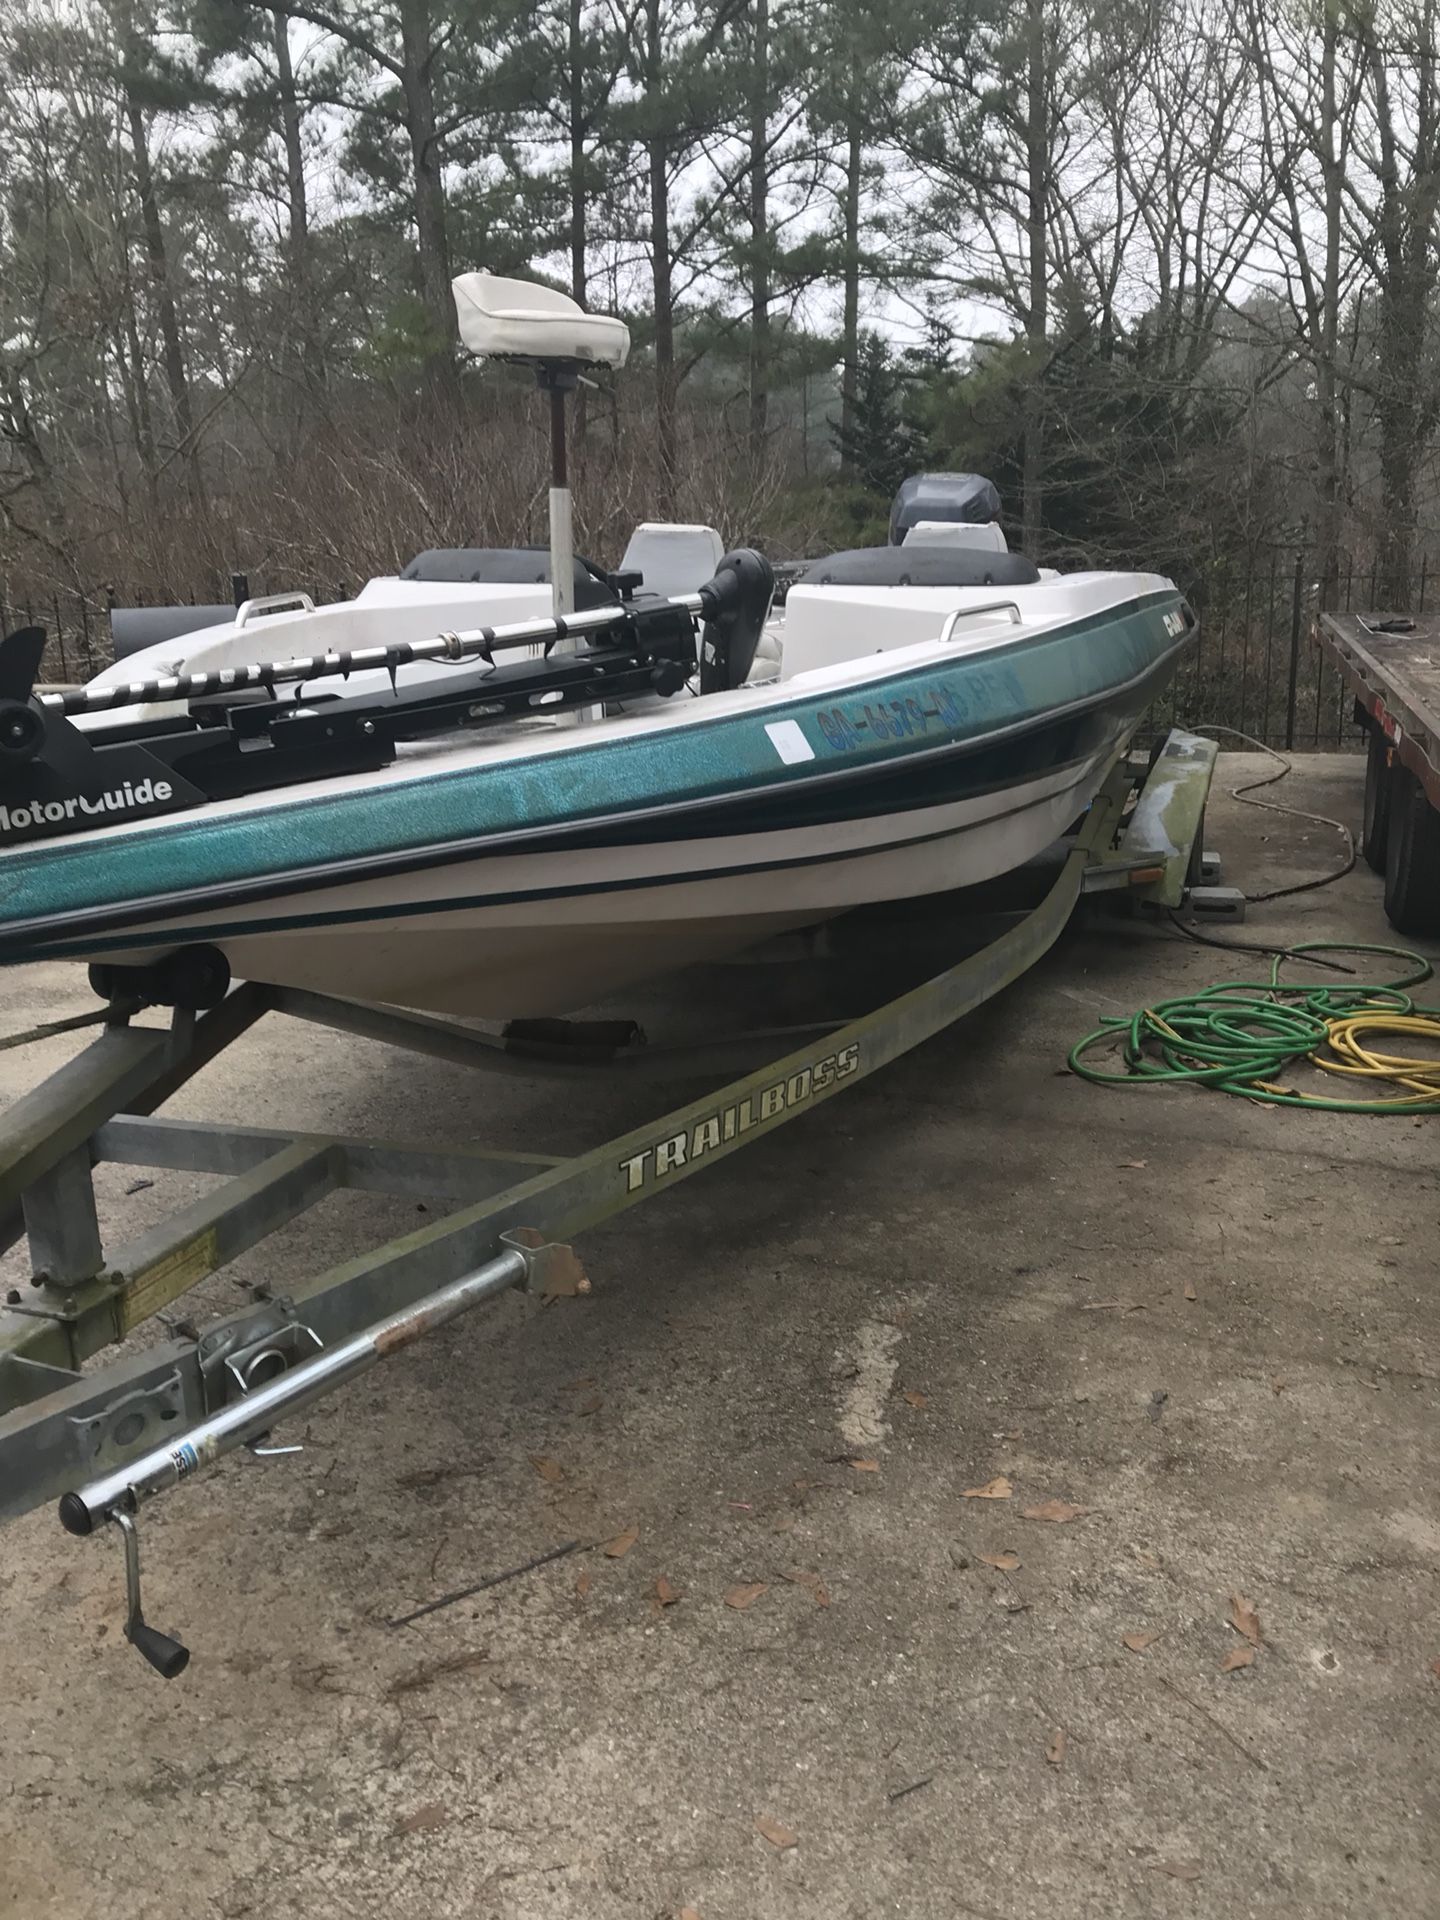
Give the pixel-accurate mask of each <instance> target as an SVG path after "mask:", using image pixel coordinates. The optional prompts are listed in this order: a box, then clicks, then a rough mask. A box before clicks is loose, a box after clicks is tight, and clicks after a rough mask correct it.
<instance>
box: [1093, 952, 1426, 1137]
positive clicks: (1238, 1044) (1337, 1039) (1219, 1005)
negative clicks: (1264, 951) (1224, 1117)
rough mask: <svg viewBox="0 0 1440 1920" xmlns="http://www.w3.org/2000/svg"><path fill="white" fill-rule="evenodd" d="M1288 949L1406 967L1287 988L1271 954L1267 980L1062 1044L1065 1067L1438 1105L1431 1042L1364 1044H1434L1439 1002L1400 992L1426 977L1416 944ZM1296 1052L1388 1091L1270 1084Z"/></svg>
mask: <svg viewBox="0 0 1440 1920" xmlns="http://www.w3.org/2000/svg"><path fill="white" fill-rule="evenodd" d="M1290 952H1291V953H1294V954H1302V953H1352V954H1372V955H1379V956H1381V957H1382V958H1385V959H1388V960H1398V961H1400V962H1402V963H1404V964H1405V966H1406V968H1407V971H1405V972H1403V973H1402V974H1401V976H1400V977H1399V978H1398V979H1396V980H1390V981H1387V982H1385V983H1383V984H1381V985H1378V986H1368V985H1367V986H1346V987H1313V986H1304V987H1300V986H1288V985H1284V984H1282V982H1281V979H1280V969H1281V966H1282V965H1283V964H1284V960H1285V957H1286V956H1285V955H1284V954H1277V955H1276V956H1275V958H1274V960H1272V962H1271V965H1270V978H1269V980H1268V981H1259V980H1235V981H1224V982H1221V983H1220V984H1218V985H1216V986H1213V987H1206V988H1204V989H1203V990H1202V991H1201V992H1199V993H1191V994H1181V995H1179V996H1177V997H1176V998H1175V999H1173V1000H1160V1001H1157V1002H1156V1003H1155V1005H1154V1006H1150V1007H1142V1008H1140V1009H1139V1011H1138V1012H1136V1013H1134V1014H1129V1015H1125V1016H1122V1017H1120V1018H1118V1019H1113V1020H1106V1021H1104V1022H1103V1023H1102V1024H1101V1025H1100V1026H1098V1027H1097V1028H1096V1029H1095V1031H1094V1032H1093V1033H1087V1034H1086V1035H1085V1037H1084V1039H1083V1040H1078V1041H1077V1042H1076V1043H1075V1045H1074V1046H1073V1047H1072V1048H1071V1049H1070V1053H1069V1064H1070V1070H1071V1072H1072V1073H1077V1074H1079V1075H1080V1077H1081V1079H1083V1080H1091V1081H1093V1082H1094V1083H1095V1084H1096V1085H1097V1086H1111V1087H1114V1086H1140V1085H1150V1084H1154V1083H1155V1082H1157V1081H1159V1082H1169V1083H1175V1082H1189V1083H1190V1084H1191V1085H1193V1086H1202V1087H1218V1088H1219V1089H1220V1091H1221V1092H1222V1093H1237V1094H1239V1095H1241V1097H1242V1098H1244V1099H1246V1100H1258V1101H1262V1102H1264V1103H1265V1104H1267V1105H1273V1106H1285V1107H1319V1108H1321V1109H1323V1110H1324V1111H1326V1112H1329V1113H1408V1114H1421V1113H1440V1052H1437V1053H1436V1054H1434V1055H1430V1056H1416V1055H1413V1054H1412V1055H1402V1054H1390V1053H1378V1052H1376V1051H1375V1050H1374V1049H1373V1048H1372V1047H1371V1046H1370V1045H1369V1044H1367V1042H1368V1040H1369V1037H1370V1036H1373V1035H1377V1034H1398V1035H1402V1036H1405V1037H1407V1038H1417V1037H1418V1038H1421V1039H1425V1040H1433V1041H1435V1042H1436V1043H1437V1044H1440V1007H1417V1006H1416V1005H1415V1003H1414V1001H1413V1000H1412V999H1411V998H1410V995H1409V994H1408V993H1407V992H1406V991H1405V989H1406V988H1407V987H1416V986H1419V985H1420V984H1421V983H1422V982H1423V981H1425V980H1428V979H1429V978H1430V977H1431V974H1432V971H1433V969H1432V968H1431V965H1430V963H1429V961H1428V960H1426V959H1425V957H1424V956H1423V954H1418V953H1411V952H1410V951H1409V950H1408V949H1407V948H1404V947H1368V946H1352V945H1347V944H1344V943H1342V942H1339V941H1333V940H1315V941H1311V942H1309V943H1308V944H1306V945H1303V946H1297V947H1293V948H1291V949H1290ZM1116 1042H1123V1046H1122V1051H1121V1058H1122V1060H1123V1063H1124V1065H1123V1068H1122V1069H1109V1068H1105V1067H1098V1066H1092V1065H1090V1063H1089V1062H1088V1061H1087V1059H1086V1058H1085V1056H1086V1055H1087V1054H1090V1053H1092V1052H1094V1050H1095V1049H1097V1048H1099V1047H1101V1046H1105V1045H1107V1044H1109V1045H1111V1046H1113V1045H1114V1044H1115V1043H1116ZM1301 1062H1308V1063H1309V1064H1310V1065H1311V1066H1314V1067H1318V1068H1320V1069H1321V1070H1322V1071H1323V1072H1326V1073H1338V1074H1347V1075H1350V1076H1352V1077H1354V1078H1358V1079H1361V1080H1363V1081H1368V1082H1370V1083H1371V1084H1374V1083H1376V1082H1381V1083H1384V1084H1386V1085H1389V1086H1393V1087H1395V1088H1396V1089H1397V1091H1396V1092H1395V1093H1393V1094H1391V1095H1389V1096H1388V1097H1386V1098H1383V1099H1369V1100H1341V1099H1332V1098H1329V1097H1327V1096H1325V1095H1323V1094H1317V1093H1302V1092H1299V1091H1297V1090H1296V1089H1295V1088H1294V1087H1291V1086H1286V1085H1283V1084H1280V1083H1278V1082H1277V1078H1276V1076H1277V1075H1282V1074H1286V1073H1287V1072H1288V1071H1289V1070H1290V1069H1292V1068H1294V1067H1295V1066H1296V1065H1298V1064H1299V1063H1301Z"/></svg>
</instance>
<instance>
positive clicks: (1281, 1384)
mask: <svg viewBox="0 0 1440 1920" xmlns="http://www.w3.org/2000/svg"><path fill="white" fill-rule="evenodd" d="M1286 1384H1287V1383H1286V1382H1285V1381H1284V1380H1272V1381H1271V1382H1270V1391H1271V1392H1272V1393H1283V1392H1284V1391H1285V1387H1286Z"/></svg>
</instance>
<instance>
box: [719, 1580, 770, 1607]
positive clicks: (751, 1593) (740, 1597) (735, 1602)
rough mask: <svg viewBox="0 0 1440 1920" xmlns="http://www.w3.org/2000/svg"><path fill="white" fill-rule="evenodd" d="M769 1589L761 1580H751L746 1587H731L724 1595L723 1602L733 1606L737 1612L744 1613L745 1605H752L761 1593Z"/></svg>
mask: <svg viewBox="0 0 1440 1920" xmlns="http://www.w3.org/2000/svg"><path fill="white" fill-rule="evenodd" d="M769 1591H770V1589H769V1588H768V1587H767V1586H766V1584H765V1582H764V1581H763V1580H755V1581H752V1582H751V1584H750V1585H749V1586H746V1587H731V1589H730V1591H729V1592H728V1593H727V1594H726V1596H725V1604H726V1606H727V1607H734V1609H735V1611H736V1612H737V1613H744V1611H745V1609H746V1608H747V1607H753V1606H754V1604H755V1602H756V1601H757V1600H758V1599H759V1598H760V1596H761V1594H762V1593H768V1592H769Z"/></svg>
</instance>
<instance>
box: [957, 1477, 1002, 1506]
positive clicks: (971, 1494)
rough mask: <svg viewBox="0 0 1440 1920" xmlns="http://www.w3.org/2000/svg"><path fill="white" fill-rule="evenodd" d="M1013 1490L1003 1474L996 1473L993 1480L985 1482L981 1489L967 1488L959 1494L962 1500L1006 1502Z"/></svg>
mask: <svg viewBox="0 0 1440 1920" xmlns="http://www.w3.org/2000/svg"><path fill="white" fill-rule="evenodd" d="M1014 1491H1015V1489H1014V1488H1013V1487H1012V1486H1011V1484H1010V1482H1009V1481H1008V1480H1007V1479H1006V1478H1005V1475H1004V1474H1003V1473H997V1474H996V1476H995V1478H994V1479H993V1480H987V1481H986V1482H985V1485H984V1486H983V1487H967V1488H966V1489H965V1491H964V1492H963V1493H962V1494H961V1496H960V1498H961V1499H962V1500H1008V1499H1009V1498H1010V1496H1011V1494H1012V1493H1013V1492H1014Z"/></svg>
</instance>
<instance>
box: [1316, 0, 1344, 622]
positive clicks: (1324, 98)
mask: <svg viewBox="0 0 1440 1920" xmlns="http://www.w3.org/2000/svg"><path fill="white" fill-rule="evenodd" d="M1339 38H1340V24H1339V11H1338V8H1337V7H1336V6H1335V5H1334V4H1333V3H1332V0H1327V4H1326V7H1325V18H1324V27H1323V31H1322V33H1321V40H1320V92H1321V103H1322V104H1321V117H1320V126H1319V129H1318V132H1319V137H1320V141H1321V149H1320V174H1321V181H1322V184H1323V191H1324V196H1325V205H1324V215H1325V266H1324V271H1323V275H1322V279H1321V289H1320V314H1319V320H1320V326H1319V338H1318V339H1317V340H1316V341H1315V348H1316V352H1315V494H1316V529H1315V562H1316V571H1317V573H1318V574H1319V578H1320V604H1321V605H1322V606H1327V607H1328V606H1333V605H1334V602H1335V597H1336V590H1337V588H1338V585H1339V578H1340V459H1339V443H1340V415H1339V409H1338V406H1337V404H1336V377H1335V376H1336V366H1335V360H1336V352H1335V350H1336V346H1337V344H1338V341H1339V337H1340V240H1341V218H1342V215H1343V212H1344V205H1343V194H1344V173H1345V168H1344V161H1343V159H1342V158H1341V154H1340V141H1339V134H1338V129H1337V128H1336V124H1335V106H1336V97H1335V67H1336V60H1337V57H1338V51H1339Z"/></svg>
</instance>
